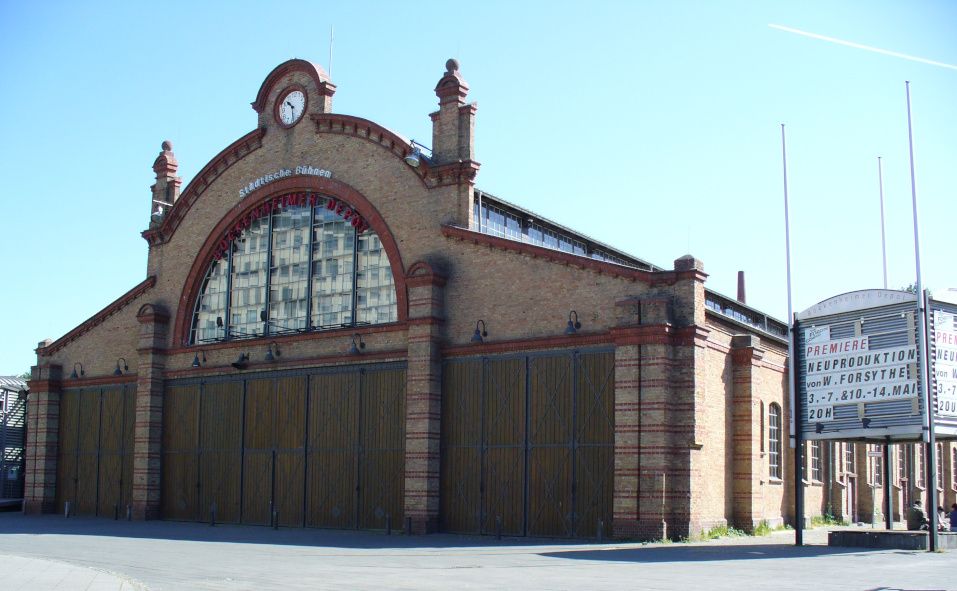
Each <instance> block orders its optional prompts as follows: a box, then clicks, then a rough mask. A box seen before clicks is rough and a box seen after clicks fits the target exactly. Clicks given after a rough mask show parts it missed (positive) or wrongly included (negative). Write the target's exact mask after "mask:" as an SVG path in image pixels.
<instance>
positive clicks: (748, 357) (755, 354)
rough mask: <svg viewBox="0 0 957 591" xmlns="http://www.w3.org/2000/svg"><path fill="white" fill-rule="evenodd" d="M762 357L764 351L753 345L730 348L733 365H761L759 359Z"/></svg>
mask: <svg viewBox="0 0 957 591" xmlns="http://www.w3.org/2000/svg"><path fill="white" fill-rule="evenodd" d="M763 359H764V351H762V350H761V349H757V348H755V347H743V348H741V349H732V350H731V360H732V362H733V363H734V365H738V366H740V365H752V366H755V367H761V366H762V365H763V364H762V363H761V361H762V360H763Z"/></svg>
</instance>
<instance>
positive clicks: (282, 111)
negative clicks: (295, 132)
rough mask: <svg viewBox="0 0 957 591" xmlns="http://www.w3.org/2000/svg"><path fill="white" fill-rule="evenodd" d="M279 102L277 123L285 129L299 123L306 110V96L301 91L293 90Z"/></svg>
mask: <svg viewBox="0 0 957 591" xmlns="http://www.w3.org/2000/svg"><path fill="white" fill-rule="evenodd" d="M279 101H280V102H279V121H280V122H282V124H283V125H285V126H287V127H288V126H290V125H292V124H293V123H295V122H297V121H299V119H300V118H301V117H302V114H303V112H304V111H305V110H306V95H305V94H303V92H302V91H301V90H293V91H292V92H290V93H287V94H286V95H285V96H283V97H282V98H281V99H279Z"/></svg>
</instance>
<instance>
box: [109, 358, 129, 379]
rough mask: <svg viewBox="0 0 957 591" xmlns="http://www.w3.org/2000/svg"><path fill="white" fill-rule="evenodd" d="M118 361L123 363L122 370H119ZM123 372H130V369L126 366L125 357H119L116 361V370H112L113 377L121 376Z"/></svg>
mask: <svg viewBox="0 0 957 591" xmlns="http://www.w3.org/2000/svg"><path fill="white" fill-rule="evenodd" d="M120 361H122V362H123V369H120ZM124 371H130V367H129V366H128V365H126V357H120V358H119V359H117V360H116V369H114V370H113V375H115V376H121V375H123V372H124Z"/></svg>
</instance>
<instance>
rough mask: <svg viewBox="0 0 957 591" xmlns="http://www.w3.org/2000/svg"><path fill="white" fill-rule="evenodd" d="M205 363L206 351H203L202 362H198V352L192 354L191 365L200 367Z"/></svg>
mask: <svg viewBox="0 0 957 591" xmlns="http://www.w3.org/2000/svg"><path fill="white" fill-rule="evenodd" d="M205 364H206V351H203V361H202V363H200V361H199V352H197V353H196V355H193V367H200V366H202V365H205Z"/></svg>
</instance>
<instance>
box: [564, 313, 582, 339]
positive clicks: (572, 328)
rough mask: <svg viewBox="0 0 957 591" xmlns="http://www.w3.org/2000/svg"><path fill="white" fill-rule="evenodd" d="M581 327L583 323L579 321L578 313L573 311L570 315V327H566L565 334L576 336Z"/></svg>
mask: <svg viewBox="0 0 957 591" xmlns="http://www.w3.org/2000/svg"><path fill="white" fill-rule="evenodd" d="M572 316H574V317H575V321H574V322H572ZM581 327H582V323H581V322H579V321H578V312H576V311H574V310H572V311H571V312H569V313H568V326H566V327H565V334H575V333H576V332H578V329H579V328H581Z"/></svg>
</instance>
